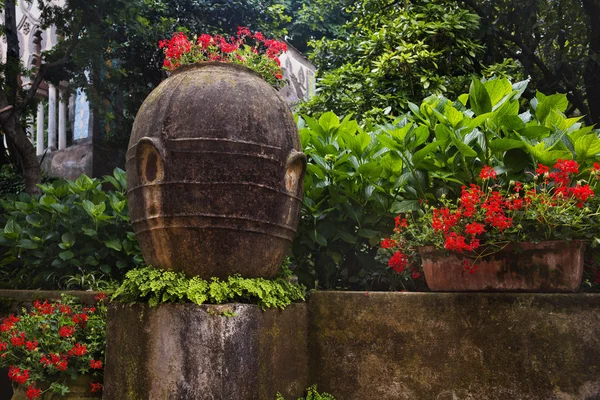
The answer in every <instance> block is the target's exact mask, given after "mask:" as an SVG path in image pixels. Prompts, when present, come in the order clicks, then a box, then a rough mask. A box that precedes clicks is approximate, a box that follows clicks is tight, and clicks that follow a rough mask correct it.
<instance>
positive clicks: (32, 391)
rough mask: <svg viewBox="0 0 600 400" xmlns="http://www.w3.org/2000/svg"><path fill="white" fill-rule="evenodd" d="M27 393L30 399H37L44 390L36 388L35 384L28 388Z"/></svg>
mask: <svg viewBox="0 0 600 400" xmlns="http://www.w3.org/2000/svg"><path fill="white" fill-rule="evenodd" d="M25 394H26V395H27V398H28V399H30V400H31V399H37V398H38V397H40V396H41V395H42V390H41V389H36V387H35V386H33V385H31V386H29V387H28V388H27V393H25Z"/></svg>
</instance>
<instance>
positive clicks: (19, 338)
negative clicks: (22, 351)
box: [10, 332, 25, 347]
mask: <svg viewBox="0 0 600 400" xmlns="http://www.w3.org/2000/svg"><path fill="white" fill-rule="evenodd" d="M10 344H12V345H13V346H15V347H21V346H23V345H24V344H25V332H21V333H18V332H14V333H13V334H12V337H11V338H10Z"/></svg>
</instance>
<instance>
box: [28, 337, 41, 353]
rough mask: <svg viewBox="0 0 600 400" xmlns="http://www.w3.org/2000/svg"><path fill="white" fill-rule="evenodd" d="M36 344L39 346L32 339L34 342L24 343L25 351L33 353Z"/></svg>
mask: <svg viewBox="0 0 600 400" xmlns="http://www.w3.org/2000/svg"><path fill="white" fill-rule="evenodd" d="M38 344H39V343H38V341H37V340H35V339H34V340H30V341H27V342H25V347H26V348H27V350H31V351H33V350H35V349H37V347H38Z"/></svg>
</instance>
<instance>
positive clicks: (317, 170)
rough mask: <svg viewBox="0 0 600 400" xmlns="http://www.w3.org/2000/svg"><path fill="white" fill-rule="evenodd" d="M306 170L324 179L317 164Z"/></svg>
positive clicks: (308, 166)
mask: <svg viewBox="0 0 600 400" xmlns="http://www.w3.org/2000/svg"><path fill="white" fill-rule="evenodd" d="M306 172H308V173H309V174H313V175H316V176H317V177H318V178H319V179H322V180H325V173H324V172H323V170H322V169H321V168H320V167H319V166H318V165H315V164H307V165H306ZM95 233H96V231H94V234H95ZM86 234H87V233H86ZM90 236H91V235H90Z"/></svg>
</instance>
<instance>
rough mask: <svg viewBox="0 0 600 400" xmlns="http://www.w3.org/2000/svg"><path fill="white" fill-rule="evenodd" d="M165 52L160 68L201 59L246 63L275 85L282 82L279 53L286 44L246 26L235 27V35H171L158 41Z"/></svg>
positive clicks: (285, 47)
mask: <svg viewBox="0 0 600 400" xmlns="http://www.w3.org/2000/svg"><path fill="white" fill-rule="evenodd" d="M158 47H159V49H162V50H163V52H164V54H165V60H164V62H163V68H165V69H166V70H168V71H173V70H175V69H177V68H179V67H181V66H182V65H189V64H194V63H197V62H201V61H217V62H225V63H233V64H240V65H245V66H246V67H248V68H250V69H252V70H254V71H256V72H258V73H259V74H260V75H262V76H263V78H264V79H265V80H266V81H267V82H269V83H270V84H271V85H273V86H275V87H281V86H282V85H283V81H282V80H283V72H282V70H281V66H280V64H281V63H280V61H279V56H280V55H281V54H283V53H284V52H286V51H287V44H286V43H285V42H279V41H277V40H273V39H265V37H264V36H263V34H262V33H260V32H256V33H254V34H253V33H252V32H251V31H250V30H249V29H248V28H246V27H238V32H237V34H236V36H235V37H231V38H229V39H228V38H226V37H223V36H221V35H214V36H211V35H207V34H202V35H200V36H199V37H197V38H189V37H188V36H187V35H186V34H185V33H183V32H177V33H174V34H173V37H172V38H171V39H168V40H161V41H160V42H159V43H158Z"/></svg>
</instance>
